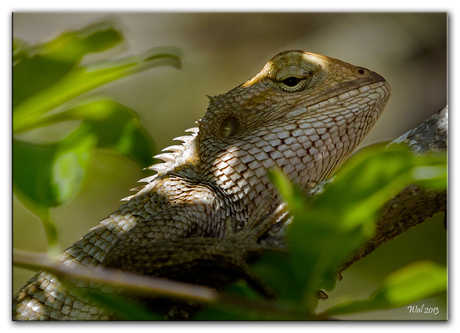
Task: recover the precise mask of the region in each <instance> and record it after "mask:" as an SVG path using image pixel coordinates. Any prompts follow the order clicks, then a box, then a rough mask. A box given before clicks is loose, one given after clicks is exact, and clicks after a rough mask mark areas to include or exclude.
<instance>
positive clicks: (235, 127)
mask: <svg viewBox="0 0 460 333" xmlns="http://www.w3.org/2000/svg"><path fill="white" fill-rule="evenodd" d="M240 131H241V125H240V122H239V121H238V119H237V118H236V117H234V116H230V117H227V118H225V120H224V121H223V122H222V123H221V124H220V128H219V134H220V136H221V137H222V138H224V139H228V138H231V137H232V136H235V135H237V134H238V133H240Z"/></svg>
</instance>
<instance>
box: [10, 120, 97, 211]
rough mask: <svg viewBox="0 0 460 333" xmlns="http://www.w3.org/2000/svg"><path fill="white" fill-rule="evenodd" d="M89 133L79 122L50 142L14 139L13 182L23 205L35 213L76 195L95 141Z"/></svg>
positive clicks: (64, 201) (60, 203)
mask: <svg viewBox="0 0 460 333" xmlns="http://www.w3.org/2000/svg"><path fill="white" fill-rule="evenodd" d="M88 134H89V128H88V127H87V126H82V127H80V128H79V129H78V130H76V131H75V132H73V133H72V134H71V135H69V136H68V137H67V138H65V139H64V140H62V141H60V142H57V143H53V144H46V145H39V144H34V143H30V142H25V141H20V140H17V139H13V167H14V172H13V186H14V190H15V192H16V193H17V194H18V198H19V200H20V201H21V202H22V203H23V204H24V205H26V207H28V208H29V209H30V210H32V211H33V212H34V213H36V214H37V210H39V211H40V210H41V209H46V208H48V207H54V206H58V205H62V204H64V203H66V202H68V201H69V200H71V199H73V198H74V197H75V195H76V194H77V193H78V190H79V189H80V187H81V184H82V180H83V177H84V176H85V173H86V169H87V167H88V163H89V160H90V157H91V155H92V153H93V149H94V147H95V145H96V138H95V137H94V136H93V135H88ZM39 207H42V208H39Z"/></svg>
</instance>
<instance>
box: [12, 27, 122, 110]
mask: <svg viewBox="0 0 460 333" xmlns="http://www.w3.org/2000/svg"><path fill="white" fill-rule="evenodd" d="M122 40H123V36H122V35H121V34H120V32H118V31H117V30H115V29H114V27H113V24H112V22H109V21H104V22H99V23H96V24H94V25H91V26H88V27H85V28H83V29H80V30H77V31H69V32H66V33H64V34H62V35H60V36H58V37H57V38H55V39H53V40H51V41H49V42H47V43H45V44H42V45H37V46H34V47H32V48H28V49H24V50H23V52H25V53H31V54H32V55H31V56H30V57H27V58H24V57H22V58H21V59H20V60H21V61H18V60H19V58H18V57H16V58H15V60H16V61H17V62H16V63H15V65H14V67H13V110H16V109H17V108H18V107H19V106H20V104H21V103H24V102H25V101H27V99H29V98H31V97H32V96H34V95H36V94H38V93H41V92H43V91H44V90H46V89H48V88H49V87H51V86H53V85H56V84H59V81H60V80H61V79H62V78H63V77H64V76H65V75H67V74H68V73H69V72H70V71H71V70H72V69H74V68H75V67H76V66H77V65H78V64H79V63H80V61H81V59H82V57H83V56H84V55H86V54H88V53H93V52H100V51H104V50H106V49H108V48H111V47H113V46H115V45H116V44H118V43H120V42H121V41H122Z"/></svg>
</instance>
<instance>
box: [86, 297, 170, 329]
mask: <svg viewBox="0 0 460 333" xmlns="http://www.w3.org/2000/svg"><path fill="white" fill-rule="evenodd" d="M78 293H79V294H81V295H82V296H83V297H87V298H90V299H92V300H93V301H94V302H95V303H97V304H98V305H99V306H101V307H104V308H105V309H107V310H109V311H110V312H111V313H113V314H114V315H116V316H117V317H118V318H120V319H121V320H136V321H140V320H142V321H146V320H149V321H150V320H162V318H161V317H160V315H158V314H156V313H153V312H150V311H148V310H147V309H145V308H144V307H143V306H142V305H141V304H139V303H137V302H135V301H133V300H132V299H130V298H127V297H123V296H120V295H116V294H107V293H103V292H99V291H98V290H96V289H91V290H88V289H86V290H82V289H79V290H78Z"/></svg>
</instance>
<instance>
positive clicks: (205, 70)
mask: <svg viewBox="0 0 460 333" xmlns="http://www.w3.org/2000/svg"><path fill="white" fill-rule="evenodd" d="M108 17H111V18H114V19H116V20H117V21H118V22H119V26H120V28H121V31H122V32H123V34H124V35H125V37H126V42H125V43H124V44H123V45H122V46H120V47H117V48H116V49H117V52H118V53H116V54H114V56H115V57H124V56H126V55H131V54H139V53H141V52H143V51H144V50H146V49H148V48H151V47H156V46H174V47H177V48H179V49H180V50H181V52H182V69H180V70H178V69H175V68H172V67H168V66H166V67H158V68H154V69H150V70H147V71H145V72H142V73H138V74H135V75H133V76H130V77H128V78H126V79H123V80H119V81H116V82H113V83H110V84H108V85H105V86H102V87H100V88H97V89H96V90H95V91H92V92H90V93H88V94H87V95H85V96H84V97H88V96H104V97H109V98H110V99H112V100H114V101H117V102H119V103H121V104H124V105H126V106H129V107H131V108H133V109H134V110H136V111H137V112H138V113H139V115H140V117H141V120H142V124H143V125H144V126H145V127H146V128H147V130H148V131H149V133H150V134H151V135H152V137H153V139H154V140H155V143H156V145H157V147H158V148H159V149H162V148H164V147H167V146H169V145H171V144H174V142H173V141H172V139H173V138H174V137H177V136H181V135H183V134H184V130H185V129H186V128H189V127H193V126H195V124H194V122H195V120H196V119H199V118H200V117H202V116H203V115H204V113H205V111H206V107H207V100H208V99H207V98H206V96H205V94H208V95H217V94H220V93H225V92H227V91H228V90H230V89H231V88H233V87H235V86H236V85H238V84H241V83H243V82H245V81H246V80H247V79H249V78H251V77H253V76H254V75H255V74H257V73H258V72H259V71H260V70H261V69H262V67H263V66H264V64H265V63H266V62H267V61H268V60H269V59H270V58H271V57H272V56H274V55H275V54H277V53H278V52H281V51H284V50H288V49H302V50H306V51H310V52H314V53H319V54H323V55H327V56H331V57H335V58H339V59H341V60H344V61H347V62H350V63H352V64H354V65H359V66H363V67H367V68H369V69H371V70H373V71H376V72H378V73H379V74H381V75H382V76H384V77H385V78H386V79H387V81H388V82H390V84H391V86H392V89H393V95H392V98H391V100H390V102H389V104H388V106H387V108H386V110H385V112H384V113H383V115H382V117H381V118H380V120H379V121H378V122H377V125H376V126H375V127H374V129H373V130H372V131H371V133H370V134H369V135H368V137H367V138H366V139H365V141H364V142H363V145H368V144H370V143H374V142H378V141H384V140H391V139H394V138H396V137H397V136H399V135H400V134H402V133H404V132H405V131H407V130H408V129H410V128H412V127H413V126H415V125H416V124H418V123H419V122H421V121H423V120H425V119H426V118H428V117H429V116H431V115H432V114H433V113H435V112H436V111H438V110H439V109H441V108H443V107H444V106H445V105H446V104H447V15H446V14H445V13H405V14H398V13H385V14H383V13H382V14H379V13H374V14H366V13H362V14H334V13H324V14H322V13H311V14H310V13H283V14H278V13H263V14H261V13H251V14H247V13H206V14H204V13H129V14H122V13H110V14H104V13H94V14H92V13H14V15H13V35H14V36H15V37H19V38H21V39H23V40H25V41H27V42H28V43H30V44H34V43H38V42H42V41H44V40H48V39H51V38H53V37H56V36H57V35H58V34H60V33H61V32H63V31H65V30H67V29H75V28H80V27H83V26H85V25H88V24H90V23H94V22H95V21H98V20H100V19H104V18H108ZM109 52H113V51H109ZM97 57H100V55H97V54H96V55H91V56H88V57H87V58H84V59H83V62H85V61H88V62H89V61H94V60H97V59H98V58H97ZM74 128H76V124H72V123H70V124H68V126H67V127H65V126H64V127H63V126H55V128H46V129H39V130H35V131H32V132H33V133H28V134H27V135H28V136H30V137H40V138H41V139H42V140H48V141H52V140H55V139H57V138H61V137H62V136H63V135H64V134H65V133H67V132H69V131H71V130H73V129H74ZM25 138H26V139H27V136H26V137H25ZM145 175H146V173H145V172H142V170H141V168H140V167H139V166H138V165H136V164H134V163H132V162H129V161H128V160H126V159H124V158H121V157H119V156H115V155H111V154H108V153H104V152H99V153H98V154H97V155H96V158H95V164H94V166H93V167H92V168H91V170H90V177H89V179H88V181H87V182H86V185H85V187H84V188H83V190H82V192H81V194H80V195H79V196H78V197H77V198H76V199H75V200H74V201H72V202H71V203H70V204H68V205H66V206H61V207H58V208H56V209H53V216H54V218H55V220H56V223H57V227H58V231H59V237H60V244H61V246H62V248H66V247H68V246H70V245H71V244H72V243H74V242H75V241H76V240H77V239H78V238H79V237H81V236H82V235H84V234H85V233H86V232H87V231H88V229H89V228H92V227H94V226H96V225H97V224H98V222H99V221H100V220H101V219H103V218H105V217H106V216H108V215H109V214H110V213H111V212H113V211H114V210H116V209H117V207H118V206H119V205H120V201H119V200H120V199H121V198H123V197H126V196H128V195H130V194H131V192H129V191H128V190H129V189H130V188H132V187H135V186H136V182H137V180H138V179H140V178H142V177H144V176H145ZM443 218H444V214H438V215H436V216H434V217H433V218H432V219H430V220H429V221H426V222H425V223H422V224H421V225H419V226H417V227H414V228H412V229H411V230H409V231H408V232H406V233H405V234H403V235H401V236H400V237H398V238H397V239H396V240H394V241H391V242H390V243H389V244H386V245H385V246H383V247H382V248H380V249H378V250H376V251H374V253H372V254H371V255H370V256H368V257H367V258H365V259H363V260H361V261H360V262H358V263H356V264H354V265H353V266H352V267H351V268H349V269H348V270H346V271H345V272H344V273H343V277H344V278H343V280H342V281H341V282H340V283H339V285H338V286H337V288H336V289H335V290H334V291H333V292H331V293H330V294H329V296H330V298H329V300H327V301H324V302H322V303H320V309H321V308H327V307H330V306H332V305H334V304H336V303H339V302H340V301H344V300H346V299H348V298H353V299H359V298H365V297H367V296H368V295H369V293H370V292H371V291H372V290H374V289H375V288H377V287H378V286H379V284H380V282H381V280H382V279H383V278H384V277H385V276H386V275H387V274H389V273H390V272H392V271H394V270H396V269H398V268H400V267H403V266H405V265H407V264H408V263H411V262H413V261H416V260H421V259H428V260H433V261H435V262H437V263H440V264H445V263H446V261H447V259H446V258H447V254H446V251H447V236H446V231H445V230H444V227H443V225H442V222H443ZM13 222H14V223H13V246H14V248H18V249H25V250H31V251H45V250H46V248H47V246H46V237H45V233H44V231H43V227H42V224H41V221H40V220H39V219H38V218H37V217H36V216H35V215H33V214H32V213H30V212H29V211H27V210H26V209H25V208H24V207H23V206H22V205H21V204H20V203H19V202H18V201H17V200H16V198H14V200H13ZM32 275H33V273H32V272H30V271H27V270H23V269H19V268H14V269H13V293H16V292H17V290H18V289H19V288H20V287H21V286H22V285H23V284H24V283H25V282H26V281H27V280H28V279H29V278H30V277H31V276H32ZM446 302H447V301H446V295H445V294H442V295H438V297H434V298H430V299H426V300H423V301H421V302H419V303H420V304H419V303H417V304H414V305H419V306H421V305H422V304H425V307H436V306H438V307H439V308H440V311H441V312H440V313H439V314H438V315H437V316H433V315H423V314H413V313H409V311H408V310H407V309H406V308H401V309H395V310H389V311H379V312H373V313H370V314H359V315H355V316H347V318H348V319H404V320H421V319H425V320H427V319H428V320H436V319H446V316H447V308H446V304H447V303H446Z"/></svg>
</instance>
